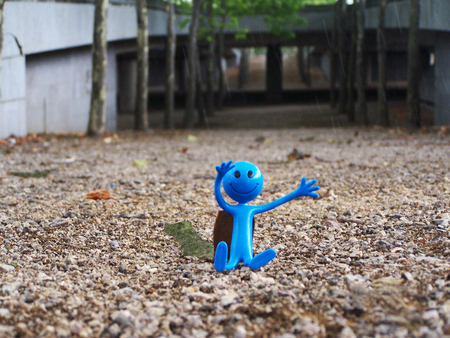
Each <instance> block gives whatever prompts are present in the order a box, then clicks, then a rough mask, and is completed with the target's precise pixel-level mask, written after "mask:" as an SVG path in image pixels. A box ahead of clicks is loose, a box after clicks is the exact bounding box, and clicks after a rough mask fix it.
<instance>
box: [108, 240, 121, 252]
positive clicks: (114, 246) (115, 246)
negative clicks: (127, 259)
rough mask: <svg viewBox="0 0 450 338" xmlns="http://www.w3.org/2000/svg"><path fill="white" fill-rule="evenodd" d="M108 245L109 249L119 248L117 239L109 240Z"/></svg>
mask: <svg viewBox="0 0 450 338" xmlns="http://www.w3.org/2000/svg"><path fill="white" fill-rule="evenodd" d="M109 246H110V247H111V249H113V250H117V249H119V248H120V242H119V241H111V242H109Z"/></svg>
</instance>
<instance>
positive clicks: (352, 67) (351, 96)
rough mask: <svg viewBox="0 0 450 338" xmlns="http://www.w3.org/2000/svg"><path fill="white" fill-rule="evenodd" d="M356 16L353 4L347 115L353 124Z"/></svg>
mask: <svg viewBox="0 0 450 338" xmlns="http://www.w3.org/2000/svg"><path fill="white" fill-rule="evenodd" d="M356 14H357V12H356V4H355V3H353V5H352V12H351V18H350V20H349V21H350V24H351V42H350V51H349V58H348V68H347V73H348V74H347V115H348V120H349V121H351V122H355V56H356V36H357V34H358V28H357V24H356V21H357V15H356Z"/></svg>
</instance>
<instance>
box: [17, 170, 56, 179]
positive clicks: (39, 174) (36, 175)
mask: <svg viewBox="0 0 450 338" xmlns="http://www.w3.org/2000/svg"><path fill="white" fill-rule="evenodd" d="M50 171H51V170H42V171H39V170H36V171H33V172H19V171H15V172H14V171H13V172H10V173H9V174H10V175H11V176H19V177H23V178H29V177H33V178H45V177H47V176H48V174H50Z"/></svg>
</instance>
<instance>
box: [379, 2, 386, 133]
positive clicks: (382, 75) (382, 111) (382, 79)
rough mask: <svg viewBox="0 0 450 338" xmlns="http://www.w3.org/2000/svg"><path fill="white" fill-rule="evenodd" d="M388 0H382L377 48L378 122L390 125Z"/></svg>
mask: <svg viewBox="0 0 450 338" xmlns="http://www.w3.org/2000/svg"><path fill="white" fill-rule="evenodd" d="M386 3H387V0H380V3H379V6H378V8H379V13H378V27H377V49H378V85H377V89H378V109H377V123H378V124H380V125H382V126H386V127H387V126H389V110H388V103H387V87H386V41H385V40H384V30H385V29H384V18H385V12H386Z"/></svg>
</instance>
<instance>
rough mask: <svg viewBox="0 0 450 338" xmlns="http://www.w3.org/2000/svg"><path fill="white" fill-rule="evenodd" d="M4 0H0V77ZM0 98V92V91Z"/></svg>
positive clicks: (0, 68) (0, 69)
mask: <svg viewBox="0 0 450 338" xmlns="http://www.w3.org/2000/svg"><path fill="white" fill-rule="evenodd" d="M5 2H6V0H0V78H1V72H2V55H3V22H4V8H5ZM0 98H1V93H0Z"/></svg>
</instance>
